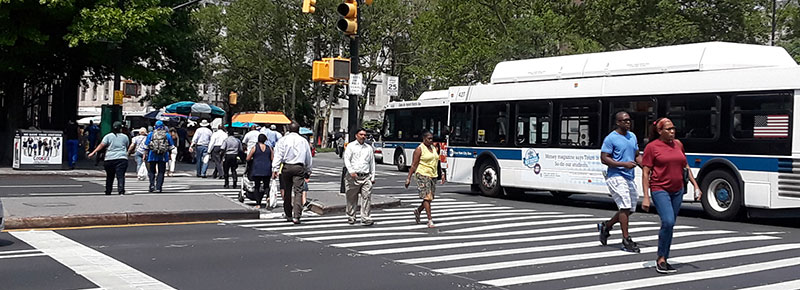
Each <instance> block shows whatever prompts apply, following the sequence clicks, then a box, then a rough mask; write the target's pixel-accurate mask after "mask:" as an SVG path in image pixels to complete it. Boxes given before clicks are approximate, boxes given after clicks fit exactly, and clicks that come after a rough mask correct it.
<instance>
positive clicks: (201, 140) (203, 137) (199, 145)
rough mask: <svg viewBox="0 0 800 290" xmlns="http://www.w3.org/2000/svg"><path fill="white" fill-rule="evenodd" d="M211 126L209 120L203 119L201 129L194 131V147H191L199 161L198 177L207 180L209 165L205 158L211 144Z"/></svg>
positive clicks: (190, 150)
mask: <svg viewBox="0 0 800 290" xmlns="http://www.w3.org/2000/svg"><path fill="white" fill-rule="evenodd" d="M209 126H211V124H209V123H208V120H205V119H203V121H201V122H200V128H197V130H195V131H194V136H193V137H192V145H191V147H189V152H192V151H193V150H194V152H195V158H196V159H197V177H202V178H206V170H208V163H205V162H203V156H205V155H206V153H208V145H210V144H211V135H212V134H213V133H211V129H209V128H208V127H209Z"/></svg>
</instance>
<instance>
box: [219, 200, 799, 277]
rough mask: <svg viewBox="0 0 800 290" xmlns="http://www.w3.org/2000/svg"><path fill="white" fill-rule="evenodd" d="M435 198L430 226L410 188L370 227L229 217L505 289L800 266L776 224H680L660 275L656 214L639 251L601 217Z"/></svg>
mask: <svg viewBox="0 0 800 290" xmlns="http://www.w3.org/2000/svg"><path fill="white" fill-rule="evenodd" d="M440 196H441V198H437V200H436V201H434V202H433V215H434V221H435V222H436V228H434V229H429V228H427V226H426V225H425V224H415V223H414V219H413V215H412V210H413V208H414V206H415V205H418V198H417V196H416V194H401V195H395V197H397V198H400V199H401V200H403V204H404V206H401V207H399V208H390V209H384V210H379V211H374V212H373V219H374V220H375V221H376V222H377V224H376V225H374V226H372V227H361V226H353V225H349V224H347V223H346V222H345V218H344V217H343V216H341V215H339V216H320V217H308V218H305V219H304V220H303V222H304V223H303V224H302V225H293V224H291V223H286V222H285V221H283V220H281V219H266V220H265V219H260V220H245V221H227V223H229V224H234V225H237V226H240V227H244V228H249V229H254V230H259V231H270V232H277V233H281V234H284V235H287V236H291V237H296V238H298V239H301V240H306V241H313V242H320V243H326V244H328V245H330V246H332V247H337V248H344V249H349V250H353V251H357V252H359V253H361V254H367V255H375V256H380V257H383V258H387V259H390V260H393V261H396V262H399V263H405V264H411V265H416V266H420V267H422V268H424V269H426V270H429V271H432V272H434V273H438V274H446V275H458V276H460V277H466V278H468V279H471V280H474V281H477V282H479V283H480V284H484V285H487V286H496V287H502V288H515V287H516V288H534V287H535V288H537V289H634V288H648V287H662V288H665V289H678V288H681V289H682V288H706V287H707V286H708V285H715V287H714V288H718V289H730V288H748V289H798V288H800V280H794V279H796V278H797V276H796V275H774V274H768V273H769V271H777V273H797V272H798V271H800V258H797V257H800V255H799V254H800V243H790V242H785V241H784V239H783V237H782V236H781V235H782V234H783V233H782V232H764V233H752V232H740V231H736V230H730V229H705V228H699V227H697V226H692V225H685V224H683V225H682V224H680V223H679V225H677V226H675V234H674V238H673V243H672V247H671V258H670V263H671V264H673V266H675V267H676V268H678V269H679V272H678V273H677V274H672V275H667V276H662V275H658V274H657V273H656V272H655V270H654V267H655V257H656V251H657V248H658V247H657V245H658V244H657V242H658V232H659V229H660V224H659V222H658V221H657V220H652V219H650V220H647V219H640V220H639V221H634V222H632V223H631V228H630V233H631V235H632V236H633V237H634V240H635V241H636V242H637V243H639V245H640V247H641V253H639V254H636V253H629V252H625V251H621V250H620V243H619V239H620V236H621V232H620V231H619V230H615V231H612V237H611V239H610V240H609V246H601V245H600V243H599V242H598V240H597V237H598V234H597V231H596V224H597V222H599V221H602V220H605V219H607V217H598V216H593V215H591V214H583V213H577V214H576V213H566V212H560V211H556V210H552V211H551V210H534V209H517V208H513V207H509V206H498V205H495V204H490V203H483V202H474V201H461V200H459V199H458V195H455V194H447V193H444V194H441V195H440ZM424 219H425V218H424V214H423V220H424ZM765 273H766V274H765Z"/></svg>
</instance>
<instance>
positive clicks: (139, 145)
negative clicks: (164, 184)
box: [128, 127, 147, 180]
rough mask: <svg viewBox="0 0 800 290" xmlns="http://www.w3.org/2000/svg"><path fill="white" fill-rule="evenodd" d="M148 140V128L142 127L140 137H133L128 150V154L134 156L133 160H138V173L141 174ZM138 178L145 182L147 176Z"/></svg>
mask: <svg viewBox="0 0 800 290" xmlns="http://www.w3.org/2000/svg"><path fill="white" fill-rule="evenodd" d="M146 139H147V128H145V127H142V128H140V129H139V135H137V136H136V137H133V140H131V147H130V148H128V154H133V159H134V160H136V172H137V173H138V172H139V168H141V166H142V163H143V162H144V151H145V149H146V148H145V145H144V141H145V140H146ZM137 177H138V178H139V180H144V179H145V177H147V176H145V175H138V174H137Z"/></svg>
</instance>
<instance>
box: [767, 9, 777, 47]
mask: <svg viewBox="0 0 800 290" xmlns="http://www.w3.org/2000/svg"><path fill="white" fill-rule="evenodd" d="M777 2H778V0H772V34H770V37H769V45H770V46H775V6H777Z"/></svg>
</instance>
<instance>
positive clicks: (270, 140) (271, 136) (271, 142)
mask: <svg viewBox="0 0 800 290" xmlns="http://www.w3.org/2000/svg"><path fill="white" fill-rule="evenodd" d="M276 129H277V127H275V125H274V124H273V125H270V126H269V127H267V126H264V128H262V129H261V134H264V135H266V136H267V145H268V146H270V147H275V143H278V140H280V139H281V137H283V136H282V135H281V133H279V132H278V131H276Z"/></svg>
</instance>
